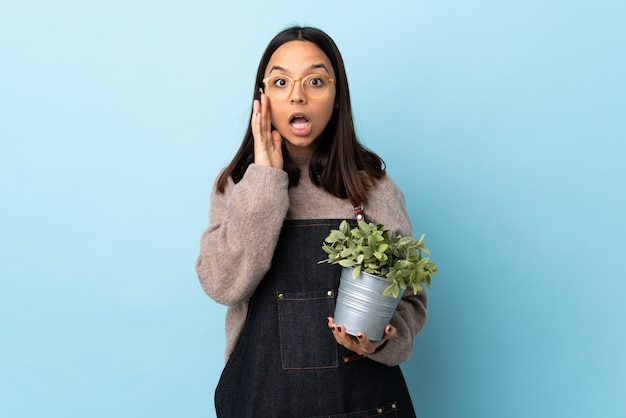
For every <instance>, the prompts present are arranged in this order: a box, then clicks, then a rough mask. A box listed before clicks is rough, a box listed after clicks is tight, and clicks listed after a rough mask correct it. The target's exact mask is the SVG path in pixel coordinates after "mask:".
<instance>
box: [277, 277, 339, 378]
mask: <svg viewBox="0 0 626 418" xmlns="http://www.w3.org/2000/svg"><path fill="white" fill-rule="evenodd" d="M276 303H277V305H278V332H279V334H280V360H281V365H282V368H283V370H307V369H330V368H337V367H338V366H339V360H338V358H339V356H338V352H337V342H336V341H335V337H333V334H332V332H331V331H330V329H328V324H327V320H326V318H328V317H329V316H333V312H334V310H335V291H334V290H332V289H330V290H329V289H326V290H320V291H316V292H301V293H293V292H292V293H287V292H285V293H282V292H276Z"/></svg>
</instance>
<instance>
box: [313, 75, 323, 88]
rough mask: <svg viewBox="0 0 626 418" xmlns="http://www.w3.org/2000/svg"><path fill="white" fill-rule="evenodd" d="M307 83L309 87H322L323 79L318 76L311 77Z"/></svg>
mask: <svg viewBox="0 0 626 418" xmlns="http://www.w3.org/2000/svg"><path fill="white" fill-rule="evenodd" d="M309 85H310V86H311V87H324V80H323V79H322V78H320V77H313V78H312V79H310V80H309Z"/></svg>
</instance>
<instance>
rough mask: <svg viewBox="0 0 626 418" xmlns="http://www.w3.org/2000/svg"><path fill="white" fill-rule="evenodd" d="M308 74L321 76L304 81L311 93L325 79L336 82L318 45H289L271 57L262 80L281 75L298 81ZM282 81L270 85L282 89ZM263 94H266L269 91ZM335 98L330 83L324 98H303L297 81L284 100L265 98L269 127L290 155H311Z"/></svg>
mask: <svg viewBox="0 0 626 418" xmlns="http://www.w3.org/2000/svg"><path fill="white" fill-rule="evenodd" d="M310 74H318V75H321V76H322V77H319V78H316V77H312V78H310V79H308V80H306V83H307V84H310V88H311V89H313V88H319V87H317V86H318V84H319V83H328V80H327V78H326V77H330V78H333V79H334V78H335V73H334V71H333V68H332V66H331V64H330V61H329V59H328V57H327V56H326V54H324V52H322V50H321V49H320V48H319V47H318V46H317V45H315V44H314V43H313V42H309V41H291V42H287V43H285V44H283V45H281V46H280V47H279V48H278V49H277V50H276V51H275V52H274V53H273V54H272V56H271V58H270V61H269V63H268V64H267V67H266V68H265V77H264V78H266V79H267V78H268V77H272V76H276V75H283V76H288V77H290V78H291V79H294V80H297V79H299V78H301V77H306V76H308V75H310ZM324 76H325V77H324ZM285 80H287V79H280V78H278V79H273V80H272V82H273V83H274V84H275V85H278V86H282V85H283V84H284V83H285ZM265 92H266V93H267V92H268V87H266V89H265ZM335 94H336V87H335V84H334V83H333V82H330V84H329V86H328V92H327V93H326V94H325V96H323V97H322V98H320V99H311V98H309V97H307V96H306V95H305V93H304V90H303V86H302V81H296V82H295V83H294V86H293V89H292V91H291V94H289V95H288V96H287V97H286V98H284V99H276V98H272V96H271V95H269V94H268V98H269V102H270V112H271V118H272V125H274V127H275V128H276V129H277V130H278V132H280V134H281V136H282V137H283V139H284V140H285V146H286V147H287V151H289V153H290V154H295V155H312V154H313V151H315V148H316V147H317V144H318V139H319V136H320V135H321V134H322V132H323V131H324V129H325V128H326V125H327V124H328V121H329V120H330V118H331V116H332V114H333V109H334V105H335Z"/></svg>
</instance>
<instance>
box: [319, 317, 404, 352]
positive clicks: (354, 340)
mask: <svg viewBox="0 0 626 418" xmlns="http://www.w3.org/2000/svg"><path fill="white" fill-rule="evenodd" d="M328 328H330V329H331V330H332V331H333V335H334V336H335V340H337V342H338V343H339V344H341V345H343V346H344V347H346V348H347V349H348V350H351V351H354V352H355V353H357V354H361V355H367V354H372V353H374V352H375V351H376V350H377V349H378V347H380V346H381V345H383V344H384V343H385V342H386V341H387V340H390V339H392V338H393V337H395V336H396V333H397V330H396V328H395V327H394V326H393V325H391V324H387V326H385V333H384V335H383V337H382V338H381V339H380V341H371V340H368V339H367V336H366V335H365V334H363V333H362V332H359V333H358V334H357V335H356V337H355V336H353V335H350V334H348V333H346V328H345V327H344V326H342V325H338V324H335V321H334V320H333V318H332V317H328Z"/></svg>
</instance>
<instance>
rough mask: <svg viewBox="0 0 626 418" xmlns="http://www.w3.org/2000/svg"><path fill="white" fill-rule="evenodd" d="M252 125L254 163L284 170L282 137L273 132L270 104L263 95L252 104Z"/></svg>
mask: <svg viewBox="0 0 626 418" xmlns="http://www.w3.org/2000/svg"><path fill="white" fill-rule="evenodd" d="M250 124H251V126H252V135H253V137H254V163H255V164H258V165H264V166H267V167H274V168H280V169H282V168H283V151H282V137H281V136H280V133H279V132H278V131H277V130H275V129H274V130H272V119H271V113H270V102H269V99H268V98H267V96H266V95H265V94H263V93H261V99H260V100H255V101H254V102H253V104H252V120H251V121H250Z"/></svg>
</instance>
